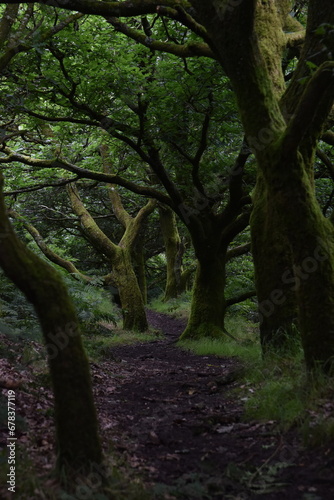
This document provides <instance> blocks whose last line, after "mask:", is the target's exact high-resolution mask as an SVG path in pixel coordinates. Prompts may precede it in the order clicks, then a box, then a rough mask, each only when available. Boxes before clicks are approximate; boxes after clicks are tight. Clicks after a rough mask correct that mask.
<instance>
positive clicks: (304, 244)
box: [268, 152, 334, 373]
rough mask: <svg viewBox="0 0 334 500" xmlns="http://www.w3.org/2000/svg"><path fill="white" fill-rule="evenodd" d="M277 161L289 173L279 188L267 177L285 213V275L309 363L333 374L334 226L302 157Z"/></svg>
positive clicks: (279, 169) (281, 213) (279, 213)
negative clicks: (289, 263) (288, 266)
mask: <svg viewBox="0 0 334 500" xmlns="http://www.w3.org/2000/svg"><path fill="white" fill-rule="evenodd" d="M275 157H276V158H277V152H276V153H275ZM275 163H276V165H275ZM273 165H275V166H276V168H275V169H273V171H276V175H277V173H278V172H284V170H285V171H288V172H289V176H286V182H285V183H284V184H283V185H282V184H281V187H282V189H279V190H278V189H277V177H276V178H275V175H271V176H270V177H271V179H269V176H268V186H270V187H269V188H268V189H269V190H270V195H269V196H270V197H272V198H273V199H274V200H275V210H276V214H277V215H276V217H278V216H280V217H283V216H284V215H285V217H284V226H285V232H286V235H287V238H288V240H289V243H290V247H291V253H292V258H293V266H294V274H293V275H291V274H286V275H285V279H286V281H288V280H289V282H290V284H292V286H293V288H294V290H295V292H296V296H297V304H298V319H299V325H300V332H301V338H302V343H303V348H304V353H305V361H306V365H307V367H308V369H309V370H312V369H314V368H315V367H317V366H321V368H322V369H323V370H324V371H325V372H327V373H329V372H332V370H333V360H334V229H333V226H332V224H331V223H330V221H329V220H328V219H326V218H325V217H324V216H323V214H322V212H321V209H320V206H319V204H318V201H317V199H316V197H315V193H314V188H313V182H312V180H310V178H309V176H308V175H305V171H307V170H308V169H307V167H305V165H304V162H303V159H302V157H301V155H297V154H296V155H295V158H294V159H293V158H292V159H290V161H288V160H286V159H285V158H282V159H281V161H279V163H278V164H277V161H276V162H275V160H274V159H273Z"/></svg>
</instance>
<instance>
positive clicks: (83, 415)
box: [0, 5, 102, 471]
mask: <svg viewBox="0 0 334 500" xmlns="http://www.w3.org/2000/svg"><path fill="white" fill-rule="evenodd" d="M19 14H20V13H19V8H18V6H17V5H14V6H8V7H7V8H6V9H5V11H4V14H3V17H2V19H1V22H0V46H1V47H2V48H3V47H5V51H4V53H3V54H2V57H1V68H2V70H4V69H6V68H7V67H8V64H9V61H10V60H11V58H12V57H13V55H14V54H15V53H17V52H20V51H26V50H28V49H29V48H30V47H29V46H24V43H22V37H23V33H24V32H25V30H26V28H27V24H28V22H29V20H30V19H31V18H32V9H30V8H28V9H27V12H26V13H24V15H23V16H22V17H20V16H19ZM78 17H81V15H75V16H70V20H69V18H67V20H66V22H65V23H63V24H62V23H60V24H58V25H56V26H54V27H53V29H51V30H49V31H48V32H47V36H48V37H49V36H52V35H53V34H54V33H57V32H58V31H60V30H61V29H62V28H63V27H64V26H65V25H66V24H67V23H68V22H72V21H73V20H74V19H77V18H78ZM17 21H21V22H20V24H19V29H18V30H16V31H15V34H13V32H14V31H13V30H12V28H13V26H14V25H15V22H17ZM6 41H7V45H6ZM16 133H17V134H18V135H20V132H16ZM14 135H16V134H14ZM2 140H5V137H4V136H3V137H2ZM3 185H4V178H3V175H2V173H1V172H0V265H1V267H2V268H3V270H4V272H5V273H6V274H7V276H8V277H9V278H10V279H11V280H12V281H13V282H14V284H15V285H16V286H17V287H18V288H20V290H21V291H23V293H24V294H25V295H26V297H27V298H28V300H29V301H30V302H31V303H32V304H33V305H34V307H35V310H36V313H37V315H38V318H39V321H40V324H41V328H42V332H43V336H44V340H45V344H46V348H47V359H48V364H49V369H50V375H51V381H52V385H53V392H54V398H55V424H56V441H57V453H58V461H57V466H58V469H59V470H63V469H64V468H65V469H66V470H74V471H78V470H83V469H84V470H89V467H90V464H91V463H93V462H95V463H100V462H101V460H102V450H101V445H100V441H99V436H98V425H97V417H96V412H95V407H94V401H93V395H92V388H91V379H90V373H89V364H88V360H87V357H86V355H85V352H84V349H83V346H82V342H81V335H80V329H79V326H78V320H77V316H76V313H75V310H74V308H73V305H72V302H71V300H70V298H69V296H68V294H67V290H66V287H65V285H64V283H63V282H62V280H61V278H60V277H59V275H58V274H57V273H56V272H55V271H54V269H53V268H52V267H51V266H49V265H48V264H47V263H46V262H44V261H43V260H41V259H40V258H38V257H37V256H36V255H35V254H34V253H33V252H31V251H29V250H28V249H27V248H26V247H25V245H24V244H23V243H22V242H21V241H20V240H19V239H18V238H17V236H16V234H15V233H14V231H13V229H12V227H11V225H10V222H9V219H8V216H7V213H6V206H5V203H4V198H3Z"/></svg>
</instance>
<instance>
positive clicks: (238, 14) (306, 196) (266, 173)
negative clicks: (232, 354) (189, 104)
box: [191, 0, 334, 372]
mask: <svg viewBox="0 0 334 500" xmlns="http://www.w3.org/2000/svg"><path fill="white" fill-rule="evenodd" d="M191 3H192V5H194V7H195V8H196V11H197V13H198V15H199V16H200V19H201V21H202V22H203V24H204V25H205V27H206V29H207V31H208V33H209V36H210V45H211V48H212V50H214V51H215V53H216V54H217V56H218V57H219V59H220V61H221V64H222V65H223V67H224V68H225V71H226V72H227V74H228V76H229V77H230V79H231V81H232V83H233V86H234V89H235V92H236V95H237V99H238V105H239V109H240V113H241V117H242V121H243V125H244V128H245V132H246V136H247V138H248V142H249V143H250V144H252V142H253V145H254V139H255V140H256V138H257V139H259V138H261V136H263V134H264V133H267V134H269V139H268V138H267V140H266V141H265V143H264V144H262V147H260V148H259V147H257V148H256V146H255V148H254V149H255V154H256V158H257V162H258V168H259V171H260V175H261V176H262V179H263V183H264V186H265V191H266V200H267V208H269V209H270V210H269V213H268V215H267V218H266V223H267V224H268V226H269V227H270V228H271V229H272V230H273V231H274V230H275V227H276V226H277V224H279V227H280V226H281V227H282V231H283V232H284V235H285V236H286V238H287V241H288V244H289V247H288V249H287V251H290V252H291V258H292V261H293V266H294V275H293V276H291V277H290V278H292V279H293V280H294V282H293V283H294V288H295V291H296V297H297V304H298V319H299V327H300V331H301V336H302V342H303V346H304V352H305V359H306V364H307V367H308V368H309V369H313V368H314V367H315V366H318V365H321V367H322V368H323V369H324V370H325V371H327V372H330V371H331V369H332V357H333V351H334V324H333V321H334V320H333V317H334V316H333V312H334V311H333V286H334V273H333V261H332V255H333V252H332V245H333V229H332V227H330V223H329V221H328V220H326V219H325V218H324V217H323V215H322V213H321V211H320V208H319V205H318V203H317V201H316V199H315V194H314V188H313V175H312V173H313V158H314V153H315V148H316V144H317V140H318V138H319V137H320V135H321V133H322V128H323V125H324V122H325V120H326V118H327V116H328V113H329V112H330V109H331V107H332V104H333V88H334V86H333V78H334V72H333V62H331V61H330V58H331V54H332V49H333V47H332V45H333V37H332V36H331V30H330V26H331V25H333V21H334V18H333V10H332V8H331V2H329V1H328V0H320V1H316V0H313V1H312V0H311V1H310V2H309V9H308V26H307V32H306V39H305V43H304V47H303V54H302V57H301V59H300V61H299V64H298V67H297V71H296V72H295V75H294V77H293V79H292V82H291V84H290V86H289V87H288V90H287V92H286V94H285V96H284V98H283V104H285V106H284V107H282V108H281V107H280V100H279V99H278V98H277V96H276V93H275V91H274V88H273V85H272V82H271V80H270V75H269V72H268V66H267V64H266V62H265V57H264V54H263V50H261V45H260V43H259V38H261V34H260V33H258V31H257V24H256V21H257V14H258V12H261V9H264V10H265V11H266V12H265V14H264V15H265V19H267V23H266V26H267V27H269V26H270V21H271V20H272V19H273V16H274V15H275V14H276V13H277V5H276V3H274V2H270V3H268V5H262V4H260V2H259V3H257V2H254V1H244V2H242V6H240V5H238V6H235V7H234V8H233V9H231V8H227V7H228V2H221V3H220V5H215V4H214V2H209V6H208V8H207V5H206V9H205V10H204V8H203V5H202V4H201V2H199V1H197V0H194V1H192V2H191ZM288 5H289V3H288V2H287V3H286V6H288ZM272 29H273V35H275V34H276V33H277V31H278V29H280V26H279V25H275V24H274V25H273V27H272ZM319 30H320V35H319ZM222 33H224V35H223V36H222ZM232 47H233V49H231V48H232ZM315 49H318V50H316V51H315ZM319 49H320V52H321V59H322V61H321V64H320V65H319V66H317V67H316V68H315V71H314V73H313V74H310V73H311V72H310V62H312V61H311V59H310V58H311V56H312V55H314V53H316V54H318V52H319ZM317 62H318V61H317ZM301 74H303V75H305V74H307V83H306V84H303V83H302V82H301V81H300V76H301ZM291 96H293V99H292V97H291ZM319 96H320V97H319ZM289 108H290V109H291V108H292V109H293V110H294V114H293V115H291V114H290V115H288V114H287V110H289ZM282 110H283V111H282ZM255 202H257V200H256V199H255ZM322 242H325V243H322ZM321 244H322V245H323V246H325V250H326V252H324V251H323V250H322V249H321V247H320V246H319V245H321ZM300 272H302V274H300ZM282 298H283V294H282V295H281V297H280V300H281V299H282Z"/></svg>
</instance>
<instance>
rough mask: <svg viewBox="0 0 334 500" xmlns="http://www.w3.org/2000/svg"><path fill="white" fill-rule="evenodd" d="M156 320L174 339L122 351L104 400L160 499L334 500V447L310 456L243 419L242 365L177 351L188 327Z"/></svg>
mask: <svg viewBox="0 0 334 500" xmlns="http://www.w3.org/2000/svg"><path fill="white" fill-rule="evenodd" d="M148 318H149V321H150V324H151V325H152V326H153V327H155V328H159V329H160V330H161V331H163V332H164V333H165V335H166V338H165V339H164V340H157V341H155V342H152V343H143V344H139V345H138V344H137V345H133V346H124V347H117V348H114V349H113V350H112V355H113V356H115V357H116V359H117V361H112V360H111V361H110V363H108V371H109V377H110V378H109V382H110V387H111V388H112V389H111V394H108V395H106V394H105V392H104V393H103V394H101V393H100V394H99V391H98V390H97V394H96V396H97V405H98V407H99V409H100V412H101V416H102V418H103V415H104V417H105V418H107V417H108V416H112V424H110V425H111V427H112V434H113V436H114V437H113V440H114V443H115V445H116V448H118V450H119V451H122V452H123V453H124V454H125V456H126V457H127V459H128V460H129V462H130V464H131V465H132V466H133V467H134V468H135V469H136V470H138V471H140V472H141V473H142V474H143V477H144V478H145V480H146V482H147V483H148V484H150V485H152V487H153V488H154V491H155V492H156V498H166V499H171V498H177V499H187V500H191V499H203V500H204V499H235V500H236V499H242V500H246V499H252V498H263V499H267V500H274V499H275V500H282V499H283V498H284V499H285V500H298V499H301V500H332V499H333V498H334V482H333V481H334V458H333V457H334V455H333V449H332V448H333V447H332V446H331V445H328V446H326V447H324V448H323V449H317V450H315V451H309V450H308V451H306V450H305V449H303V447H302V446H301V444H300V441H299V439H298V438H297V436H296V435H295V433H294V432H289V433H287V434H285V435H283V434H281V433H280V432H279V431H278V430H277V425H276V423H275V422H265V423H260V422H255V421H253V422H249V421H248V422H246V421H243V419H242V413H243V403H242V401H238V396H237V395H236V393H235V392H233V391H232V390H233V389H235V388H237V386H238V384H240V383H241V382H240V381H239V382H238V377H237V376H236V375H237V374H238V373H240V365H238V363H237V362H236V361H235V360H233V359H227V358H219V357H215V356H195V355H193V354H191V353H188V352H186V351H183V350H181V349H179V348H177V347H176V346H175V344H174V342H175V340H176V339H177V337H178V336H179V334H180V333H181V331H182V328H183V327H184V325H183V323H182V321H177V320H173V319H172V318H169V317H167V316H165V315H162V314H157V313H153V312H150V311H149V312H148ZM115 380H117V383H112V381H114V382H115ZM259 495H260V496H259Z"/></svg>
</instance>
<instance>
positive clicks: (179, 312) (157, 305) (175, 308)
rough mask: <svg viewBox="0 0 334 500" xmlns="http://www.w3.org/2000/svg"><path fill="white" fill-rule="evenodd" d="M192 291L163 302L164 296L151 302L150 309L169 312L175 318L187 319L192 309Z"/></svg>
mask: <svg viewBox="0 0 334 500" xmlns="http://www.w3.org/2000/svg"><path fill="white" fill-rule="evenodd" d="M190 303H191V292H184V293H183V294H182V295H180V296H179V297H177V298H176V299H170V300H168V301H167V302H163V300H162V297H158V298H157V299H153V300H152V301H151V302H150V309H152V310H153V311H156V312H158V313H163V314H169V315H171V316H173V317H174V318H183V319H187V318H188V316H189V311H190Z"/></svg>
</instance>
